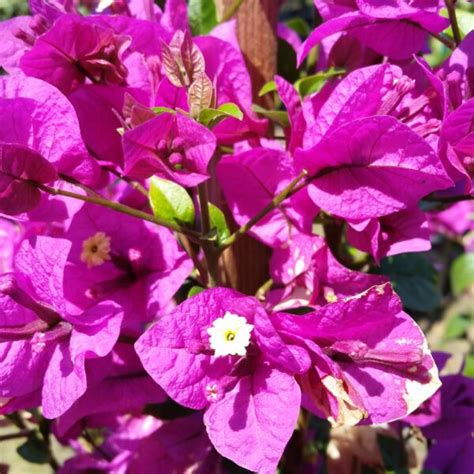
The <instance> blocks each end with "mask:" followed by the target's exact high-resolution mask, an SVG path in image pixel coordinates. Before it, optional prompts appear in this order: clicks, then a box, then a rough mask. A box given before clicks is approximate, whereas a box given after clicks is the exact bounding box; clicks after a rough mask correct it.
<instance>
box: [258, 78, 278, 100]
mask: <svg viewBox="0 0 474 474" xmlns="http://www.w3.org/2000/svg"><path fill="white" fill-rule="evenodd" d="M273 91H276V82H275V81H269V82H267V83H266V84H264V85H263V87H262V88H261V89H260V91H259V92H258V96H259V97H262V95H265V94H268V93H269V92H273Z"/></svg>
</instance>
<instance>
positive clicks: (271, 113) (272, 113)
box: [252, 104, 290, 128]
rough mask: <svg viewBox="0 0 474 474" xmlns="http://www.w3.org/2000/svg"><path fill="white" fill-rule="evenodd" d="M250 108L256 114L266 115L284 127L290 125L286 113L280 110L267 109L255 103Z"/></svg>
mask: <svg viewBox="0 0 474 474" xmlns="http://www.w3.org/2000/svg"><path fill="white" fill-rule="evenodd" d="M252 110H253V111H254V112H256V113H257V114H260V115H263V116H264V117H267V118H268V119H270V120H271V121H272V122H276V123H278V124H279V125H281V126H282V127H284V128H286V127H288V126H289V125H290V121H289V120H288V113H287V112H284V111H282V110H267V109H264V108H263V107H260V106H259V105H256V104H253V106H252Z"/></svg>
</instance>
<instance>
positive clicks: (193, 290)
mask: <svg viewBox="0 0 474 474" xmlns="http://www.w3.org/2000/svg"><path fill="white" fill-rule="evenodd" d="M201 291H204V288H203V287H202V286H193V287H192V288H191V289H190V290H189V293H188V298H191V297H192V296H195V295H197V294H199V293H201Z"/></svg>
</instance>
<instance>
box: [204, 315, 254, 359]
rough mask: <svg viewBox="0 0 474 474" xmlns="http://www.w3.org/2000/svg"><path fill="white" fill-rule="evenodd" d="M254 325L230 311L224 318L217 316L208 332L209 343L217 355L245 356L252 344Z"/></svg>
mask: <svg viewBox="0 0 474 474" xmlns="http://www.w3.org/2000/svg"><path fill="white" fill-rule="evenodd" d="M252 329H253V325H252V324H248V323H247V320H246V319H245V318H244V317H242V316H238V315H237V314H232V313H229V312H228V311H227V312H226V313H225V314H224V316H223V317H222V318H217V319H216V320H215V321H214V322H213V323H212V327H210V328H209V329H208V330H207V332H208V334H209V343H210V345H211V349H213V350H214V355H215V356H216V357H221V356H228V355H240V356H244V355H245V354H246V353H247V346H248V345H249V344H250V334H251V333H252Z"/></svg>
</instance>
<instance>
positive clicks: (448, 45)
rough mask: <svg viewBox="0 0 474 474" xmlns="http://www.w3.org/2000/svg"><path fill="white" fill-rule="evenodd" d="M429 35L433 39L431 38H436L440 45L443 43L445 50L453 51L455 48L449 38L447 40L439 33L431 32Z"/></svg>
mask: <svg viewBox="0 0 474 474" xmlns="http://www.w3.org/2000/svg"><path fill="white" fill-rule="evenodd" d="M430 35H431V36H432V37H433V38H436V39H437V40H438V41H440V42H441V43H443V44H444V45H445V46H446V47H447V48H449V49H451V50H452V49H454V48H455V47H456V44H455V43H454V42H453V41H451V40H450V39H449V38H447V37H446V36H444V35H442V34H441V33H433V32H430Z"/></svg>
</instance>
